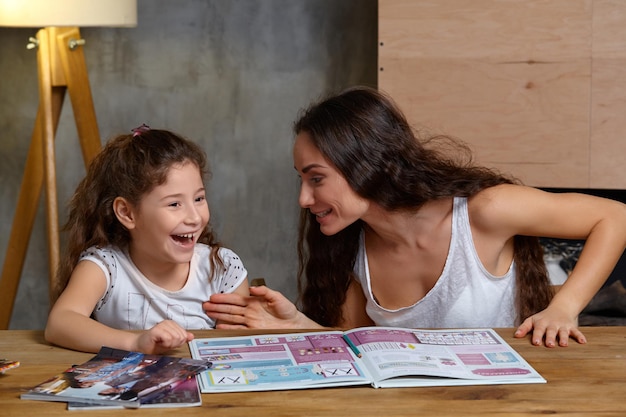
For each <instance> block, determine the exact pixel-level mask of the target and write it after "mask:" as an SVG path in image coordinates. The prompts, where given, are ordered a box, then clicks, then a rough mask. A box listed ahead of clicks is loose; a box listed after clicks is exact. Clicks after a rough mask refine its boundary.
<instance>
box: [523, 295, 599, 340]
mask: <svg viewBox="0 0 626 417" xmlns="http://www.w3.org/2000/svg"><path fill="white" fill-rule="evenodd" d="M531 330H532V336H531V343H532V344H533V345H535V346H541V344H542V343H544V344H545V346H546V347H549V348H551V347H555V346H557V340H558V346H562V347H566V346H567V344H568V342H569V338H570V337H571V338H573V339H574V340H576V341H577V342H578V343H587V339H586V338H585V335H583V334H582V332H581V331H580V330H579V329H578V316H575V317H573V318H572V317H571V315H570V314H567V313H565V312H563V311H560V310H559V309H558V308H557V307H555V306H552V305H550V306H548V308H546V309H545V310H543V311H540V312H539V313H537V314H535V315H532V316H530V317H528V318H527V319H526V320H524V322H523V323H522V324H521V325H520V326H519V327H518V328H517V330H516V331H515V337H524V336H526V335H527V334H528V333H530V331H531Z"/></svg>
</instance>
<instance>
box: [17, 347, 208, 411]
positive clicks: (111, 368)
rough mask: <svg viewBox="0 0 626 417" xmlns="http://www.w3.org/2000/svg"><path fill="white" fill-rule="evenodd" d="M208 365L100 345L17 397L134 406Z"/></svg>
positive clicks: (155, 396) (164, 392)
mask: <svg viewBox="0 0 626 417" xmlns="http://www.w3.org/2000/svg"><path fill="white" fill-rule="evenodd" d="M210 366H211V364H210V363H207V362H206V361H202V360H194V359H189V358H178V357H169V356H160V355H147V354H143V353H139V352H128V351H125V350H119V349H112V348H108V347H103V348H102V349H101V350H100V352H98V354H97V355H96V356H94V357H93V358H91V359H90V360H89V361H87V362H85V363H83V364H81V365H74V366H72V367H70V368H68V369H66V370H65V372H62V373H60V374H57V375H54V376H53V377H51V378H49V379H48V380H46V381H44V382H42V383H41V384H39V385H37V386H36V387H34V388H32V389H31V390H29V391H27V392H25V393H23V394H22V395H21V398H22V399H27V400H40V401H65V402H71V403H79V402H80V403H86V404H93V405H117V406H123V407H127V408H137V407H140V406H141V404H142V402H150V401H151V400H153V399H155V398H158V397H159V396H161V395H166V394H167V393H168V392H170V391H171V390H172V389H173V388H174V387H176V386H178V384H180V383H181V382H183V381H187V380H189V379H191V378H192V377H193V376H195V375H196V374H197V373H198V372H201V371H203V370H205V369H208V368H209V367H210Z"/></svg>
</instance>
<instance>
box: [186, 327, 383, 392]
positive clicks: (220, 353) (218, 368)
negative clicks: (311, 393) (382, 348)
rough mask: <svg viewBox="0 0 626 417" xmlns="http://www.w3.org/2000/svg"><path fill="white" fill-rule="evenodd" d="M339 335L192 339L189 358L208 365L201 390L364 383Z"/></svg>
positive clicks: (367, 380)
mask: <svg viewBox="0 0 626 417" xmlns="http://www.w3.org/2000/svg"><path fill="white" fill-rule="evenodd" d="M342 334H343V333H342V332H316V333H296V334H276V335H260V336H249V337H228V338H206V339H194V340H193V341H191V342H189V345H190V350H191V355H192V357H193V358H196V359H204V360H207V361H210V362H211V363H212V364H213V365H212V367H211V368H210V369H209V370H207V371H205V372H202V373H200V374H199V378H200V388H201V390H202V392H206V393H210V392H239V391H268V390H281V389H302V388H316V387H329V386H348V385H363V384H370V383H371V377H370V375H369V374H368V373H367V370H366V369H365V368H364V367H363V365H362V364H361V363H360V361H359V359H358V358H357V357H356V355H355V354H354V353H353V352H352V350H351V349H350V346H349V345H348V344H347V343H346V341H345V340H344V339H343V337H342Z"/></svg>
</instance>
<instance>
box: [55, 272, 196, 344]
mask: <svg viewBox="0 0 626 417" xmlns="http://www.w3.org/2000/svg"><path fill="white" fill-rule="evenodd" d="M105 290H106V279H105V277H104V272H103V271H102V270H101V269H100V268H99V267H98V266H97V265H96V264H94V263H93V262H90V261H82V262H79V263H78V265H77V266H76V268H75V269H74V272H73V273H72V277H71V278H70V281H69V283H68V285H67V288H66V289H65V290H64V291H63V293H62V294H61V296H60V297H59V299H58V300H57V302H56V303H55V304H54V306H53V307H52V310H51V311H50V315H49V316H48V323H47V325H46V329H45V338H46V340H47V341H48V342H50V343H53V344H56V345H59V346H63V347H66V348H69V349H74V350H80V351H84V352H98V351H99V350H100V348H101V347H102V346H109V347H112V348H117V349H123V350H130V351H139V352H143V353H151V354H152V353H157V354H158V353H164V352H166V351H168V350H171V349H174V348H177V347H178V346H181V345H182V344H184V343H186V342H188V341H190V340H192V339H193V334H191V333H189V332H187V331H186V330H185V329H183V328H182V327H180V326H179V325H178V324H176V323H175V322H173V321H171V320H165V321H163V322H161V323H159V324H157V325H156V326H154V327H152V328H151V329H148V330H144V331H141V332H132V331H125V330H118V329H113V328H111V327H109V326H106V325H104V324H102V323H98V322H97V321H95V320H93V319H92V318H91V317H90V316H91V312H92V311H93V308H94V306H95V305H96V303H97V302H98V300H99V299H100V298H101V297H102V295H103V294H104V292H105Z"/></svg>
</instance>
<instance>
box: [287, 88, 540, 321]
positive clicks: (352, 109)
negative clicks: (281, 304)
mask: <svg viewBox="0 0 626 417" xmlns="http://www.w3.org/2000/svg"><path fill="white" fill-rule="evenodd" d="M294 132H295V134H296V135H297V134H299V133H301V132H306V133H308V134H309V136H310V138H311V140H312V141H313V143H314V144H315V146H316V147H317V148H318V149H319V151H320V152H321V153H322V155H324V157H325V158H326V159H327V160H328V161H329V162H330V163H332V165H334V166H335V167H336V168H337V169H338V170H339V172H340V173H341V174H342V175H343V177H344V178H345V179H346V180H347V181H348V184H349V185H350V187H351V188H352V189H353V190H354V191H355V192H356V193H357V194H358V195H359V196H361V197H363V198H365V199H368V200H371V201H373V202H376V203H377V204H379V205H380V206H381V207H383V208H385V209H387V210H391V211H405V210H409V211H412V210H417V209H419V207H421V206H422V205H423V204H424V203H426V202H428V201H431V200H437V199H442V198H450V197H470V196H472V195H474V194H476V193H478V192H479V191H481V190H483V189H485V188H488V187H492V186H495V185H499V184H505V183H517V181H515V180H513V179H510V178H507V177H504V176H502V175H500V174H499V173H497V172H495V171H493V170H490V169H487V168H485V167H479V166H474V165H473V164H472V156H471V152H470V151H469V149H468V148H467V147H466V146H465V145H463V144H462V143H460V142H458V141H455V140H453V139H452V138H450V137H447V136H443V135H431V136H429V137H425V138H418V137H417V135H416V132H414V130H413V129H412V128H411V126H410V125H409V123H408V121H407V120H406V117H405V116H404V115H403V113H402V112H401V111H400V109H399V108H398V107H397V106H396V105H395V103H394V102H393V100H391V99H390V98H389V97H387V96H386V95H385V94H383V93H381V92H379V91H377V90H375V89H372V88H368V87H355V88H351V89H348V90H345V91H344V92H342V93H340V94H338V95H335V96H331V97H329V98H327V99H325V100H322V101H321V102H319V103H317V104H314V105H312V106H311V107H309V108H308V109H306V110H305V111H304V112H303V114H302V115H301V117H300V118H299V120H297V121H296V123H295V124H294ZM450 146H452V150H453V151H454V152H453V153H450V152H449V151H450ZM363 225H364V224H363V222H362V221H361V220H358V221H357V222H355V223H353V224H352V225H350V226H349V227H347V228H345V229H344V230H342V231H340V232H339V233H336V234H335V235H332V236H326V235H324V234H322V233H321V231H320V226H319V224H318V223H317V221H316V220H315V216H314V215H313V214H311V213H310V211H309V210H307V209H302V210H301V213H300V227H299V238H298V256H299V270H298V289H299V294H300V297H299V304H300V307H301V309H302V312H303V313H305V314H306V315H307V316H308V317H310V318H311V319H313V320H315V321H317V322H318V323H319V324H321V325H323V326H337V325H338V324H339V323H340V322H341V319H342V317H341V306H342V305H343V304H344V302H345V299H346V292H347V289H348V286H349V285H350V281H351V279H352V276H353V273H354V272H353V270H354V264H355V261H356V255H357V250H358V246H359V235H360V233H361V230H362V229H363ZM514 245H515V249H514V260H515V264H516V275H517V281H516V286H517V293H516V307H517V312H518V317H517V320H518V321H521V320H523V319H525V318H526V317H528V316H530V315H532V314H534V313H536V312H538V311H541V310H543V309H544V308H545V307H546V306H547V305H548V303H549V302H550V300H551V297H552V290H551V287H550V283H549V280H548V277H547V271H546V267H545V263H544V261H543V250H542V247H541V246H540V244H539V240H538V238H537V237H531V236H515V238H514Z"/></svg>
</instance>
